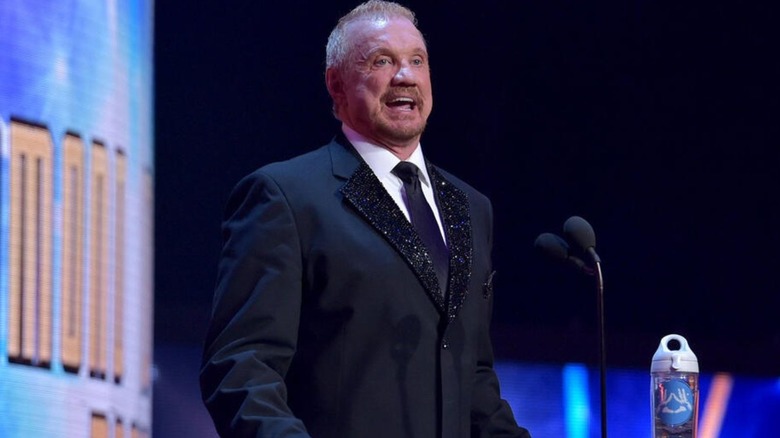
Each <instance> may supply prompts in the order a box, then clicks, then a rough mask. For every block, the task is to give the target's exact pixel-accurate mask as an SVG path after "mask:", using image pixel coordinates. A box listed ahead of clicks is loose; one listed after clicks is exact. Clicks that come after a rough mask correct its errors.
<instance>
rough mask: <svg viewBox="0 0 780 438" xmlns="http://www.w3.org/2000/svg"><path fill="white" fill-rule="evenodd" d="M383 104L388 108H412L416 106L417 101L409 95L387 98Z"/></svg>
mask: <svg viewBox="0 0 780 438" xmlns="http://www.w3.org/2000/svg"><path fill="white" fill-rule="evenodd" d="M385 104H386V105H387V106H389V107H390V108H398V109H406V110H409V111H411V110H413V109H414V108H416V107H417V103H416V102H415V101H414V99H412V98H411V97H395V98H392V99H388V100H387V101H386V102H385Z"/></svg>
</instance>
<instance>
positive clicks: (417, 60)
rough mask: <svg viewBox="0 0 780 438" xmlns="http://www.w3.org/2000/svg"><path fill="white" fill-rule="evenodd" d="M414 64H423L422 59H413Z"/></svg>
mask: <svg viewBox="0 0 780 438" xmlns="http://www.w3.org/2000/svg"><path fill="white" fill-rule="evenodd" d="M412 65H423V60H422V59H414V60H412Z"/></svg>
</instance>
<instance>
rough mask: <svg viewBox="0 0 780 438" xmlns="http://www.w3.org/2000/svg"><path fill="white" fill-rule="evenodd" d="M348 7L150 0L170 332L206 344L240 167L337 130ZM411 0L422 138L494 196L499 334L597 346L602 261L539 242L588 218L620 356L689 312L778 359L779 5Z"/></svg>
mask: <svg viewBox="0 0 780 438" xmlns="http://www.w3.org/2000/svg"><path fill="white" fill-rule="evenodd" d="M355 4H356V2H352V1H329V2H306V1H301V0H288V1H285V2H268V1H251V2H250V1H235V2H221V3H218V2H206V3H203V4H200V3H199V4H198V5H197V6H194V4H193V3H187V2H175V1H173V2H172V1H158V2H156V18H155V20H156V31H155V32H156V35H155V41H156V50H155V69H156V72H155V78H156V85H155V87H156V102H155V106H156V108H155V112H156V122H155V123H156V127H155V128H156V140H155V148H156V154H157V156H156V206H155V209H156V212H155V221H156V234H155V239H156V242H155V243H156V245H155V246H156V253H155V266H156V275H155V283H156V287H155V289H156V302H155V305H156V308H155V333H156V342H157V345H158V346H159V345H187V346H194V347H197V346H198V345H199V344H200V342H201V339H202V337H203V334H204V332H205V327H206V324H207V321H208V314H209V308H210V304H211V295H212V287H213V284H214V280H215V273H216V264H217V259H218V255H219V250H220V230H219V226H220V221H221V214H222V207H223V205H224V203H225V201H226V198H227V195H228V193H229V191H230V189H231V188H232V187H233V185H234V184H235V183H236V182H237V180H238V179H239V178H240V177H242V176H244V175H245V174H247V173H249V172H251V171H252V170H254V169H255V168H256V167H259V166H261V165H263V164H266V163H269V162H271V161H276V160H280V159H284V158H288V157H291V156H293V155H297V154H299V153H303V152H305V151H308V150H311V149H313V148H315V147H318V146H319V145H322V144H324V143H326V142H328V141H329V140H330V138H331V137H332V136H333V135H334V134H335V132H336V131H337V129H338V128H339V126H340V125H339V123H337V122H336V121H335V120H334V119H333V118H332V117H331V115H330V99H329V97H328V95H327V92H326V90H325V85H324V76H323V69H324V61H323V59H324V46H325V42H326V40H327V36H328V33H329V32H330V29H331V28H332V27H333V25H334V24H335V23H336V21H337V19H338V17H340V16H341V15H343V14H344V13H345V12H347V11H348V10H349V9H351V8H352V7H353V6H354V5H355ZM404 4H406V5H408V6H410V7H411V8H412V9H414V10H415V11H416V12H417V16H418V19H419V26H420V28H421V29H422V31H423V33H424V35H425V37H426V39H427V41H428V46H429V47H428V48H429V51H430V55H431V64H432V81H433V87H434V100H435V105H434V110H433V114H432V116H431V118H430V120H429V127H428V130H427V131H426V133H425V135H424V136H423V140H422V143H423V146H424V148H425V152H426V155H427V157H428V158H429V159H430V160H432V161H433V162H434V163H436V164H438V165H440V166H441V167H444V168H445V169H447V170H449V171H451V172H453V173H455V174H457V175H459V176H460V177H462V178H463V179H464V180H466V181H468V182H470V183H471V184H472V185H474V186H475V187H477V188H479V189H480V190H482V191H483V192H484V193H485V194H487V195H488V196H490V197H491V199H492V200H493V203H494V207H495V219H496V223H495V235H496V247H495V257H494V262H495V265H496V269H497V271H498V274H497V276H496V282H497V283H496V308H495V315H494V322H495V342H496V352H497V355H499V356H500V357H502V358H514V359H519V360H524V361H543V362H568V361H586V362H591V363H593V362H595V361H596V360H597V338H596V334H597V324H596V322H597V317H596V314H597V312H596V311H597V300H596V288H595V280H594V279H593V278H592V277H587V276H581V275H579V274H577V273H576V272H574V271H573V270H568V269H566V268H565V267H564V266H559V265H556V264H554V263H551V262H550V261H548V260H546V259H544V258H542V257H540V256H539V254H537V252H536V251H535V249H534V246H533V243H534V239H535V238H536V236H537V235H538V234H539V233H541V232H554V233H558V234H561V232H562V224H563V222H564V221H565V220H566V219H567V218H568V217H570V216H572V215H579V216H582V217H584V218H586V219H587V220H588V222H590V223H591V224H592V225H593V227H594V229H595V232H596V236H597V247H596V249H597V251H598V253H599V255H600V256H601V259H602V261H603V270H604V292H605V306H606V333H607V361H608V363H609V364H610V365H613V366H636V367H641V368H647V367H648V366H649V361H650V359H651V357H652V354H653V352H654V351H655V349H656V347H657V345H658V342H659V341H660V338H661V337H662V336H664V335H666V334H669V333H679V334H682V335H684V336H685V337H686V338H687V339H688V341H689V343H690V344H691V348H693V350H694V351H695V352H696V354H697V356H698V357H699V362H700V365H701V367H702V369H703V370H705V371H707V370H708V371H715V370H718V371H735V372H742V373H754V374H776V373H777V370H778V369H780V323H778V317H777V314H778V309H779V308H780V306H778V304H780V303H779V301H780V300H779V299H778V292H780V284H779V283H780V282H778V277H777V271H778V266H780V256H779V255H778V244H780V231H778V224H779V223H780V207H778V205H777V203H778V199H780V197H779V196H778V195H780V187H778V186H779V184H778V176H777V173H778V170H777V169H778V165H780V152H778V138H779V137H780V136H778V132H777V131H778V129H777V118H778V109H779V108H778V98H779V97H780V93H778V91H779V90H778V78H779V77H780V68H779V65H778V49H777V42H778V39H777V38H776V35H775V29H776V28H777V16H776V13H775V10H774V7H773V6H769V4H770V3H769V2H767V3H766V4H761V3H752V4H749V3H746V4H737V3H736V2H735V3H726V2H717V1H716V2H706V3H693V2H685V1H682V2H681V1H678V0H675V1H650V0H645V1H640V0H622V1H612V2H582V1H569V2H558V1H532V0H526V1H490V0H488V1H482V2H479V4H478V5H477V4H476V3H474V2H458V1H414V2H412V1H409V2H404ZM302 177H305V176H303V175H302ZM191 366H193V367H196V366H197V365H196V364H191Z"/></svg>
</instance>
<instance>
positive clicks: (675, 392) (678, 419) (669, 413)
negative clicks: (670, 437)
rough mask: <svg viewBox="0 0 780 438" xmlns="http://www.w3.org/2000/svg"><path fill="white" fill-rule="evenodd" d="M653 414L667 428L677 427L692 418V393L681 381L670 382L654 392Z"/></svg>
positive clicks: (659, 386)
mask: <svg viewBox="0 0 780 438" xmlns="http://www.w3.org/2000/svg"><path fill="white" fill-rule="evenodd" d="M655 414H656V417H658V418H659V419H660V420H661V421H662V422H663V423H664V424H666V425H667V426H672V427H674V426H679V425H681V424H684V423H685V422H687V421H689V420H690V419H691V418H692V417H693V391H691V387H690V386H688V384H687V383H685V382H684V381H682V380H670V381H668V382H663V383H661V384H660V385H658V388H657V389H656V391H655Z"/></svg>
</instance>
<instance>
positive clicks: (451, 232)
mask: <svg viewBox="0 0 780 438" xmlns="http://www.w3.org/2000/svg"><path fill="white" fill-rule="evenodd" d="M428 174H429V175H430V177H431V182H432V184H433V187H434V192H435V193H436V200H437V202H438V205H439V213H440V214H441V219H442V222H443V223H444V233H445V234H446V235H447V244H448V246H449V248H450V284H449V295H448V296H449V305H448V307H447V316H448V317H449V319H450V320H452V319H454V318H455V316H456V315H457V314H458V311H459V310H460V307H461V305H462V304H463V301H464V300H465V299H466V294H467V292H468V286H469V280H470V278H471V262H472V250H473V245H472V241H471V219H470V216H469V208H468V206H469V200H468V197H467V196H466V194H465V193H464V192H463V191H462V190H460V189H458V188H457V187H455V186H454V185H453V184H452V183H451V182H449V181H448V180H446V179H445V178H444V176H442V174H441V173H439V171H438V170H436V167H435V166H431V165H429V166H428Z"/></svg>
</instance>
